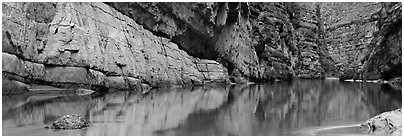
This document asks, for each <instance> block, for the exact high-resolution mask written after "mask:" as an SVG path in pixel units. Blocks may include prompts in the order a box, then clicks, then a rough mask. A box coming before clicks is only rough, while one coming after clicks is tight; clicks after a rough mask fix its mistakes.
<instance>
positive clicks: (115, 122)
mask: <svg viewBox="0 0 404 138" xmlns="http://www.w3.org/2000/svg"><path fill="white" fill-rule="evenodd" d="M32 99H35V98H32V97H24V96H18V97H7V96H3V111H2V112H3V135H344V134H361V132H360V131H359V130H357V129H356V128H349V127H345V128H344V127H343V128H338V129H332V130H331V131H330V130H328V129H327V131H318V130H323V129H324V128H330V126H334V127H335V126H346V125H350V124H355V123H360V122H362V121H364V120H366V119H368V118H370V117H372V116H374V115H376V114H379V113H381V112H384V111H388V110H392V109H395V108H398V107H401V92H400V90H395V89H392V88H390V87H389V86H382V85H379V84H374V83H345V82H339V81H335V80H297V81H293V82H278V83H273V84H259V85H232V86H226V87H214V88H209V87H193V88H181V89H158V90H152V91H151V92H149V93H147V94H140V93H137V92H130V91H122V92H115V93H109V94H107V95H105V96H102V97H89V96H87V97H72V96H62V97H51V98H48V99H42V100H32ZM70 113H80V114H85V115H87V116H89V117H90V121H91V126H90V127H89V128H86V129H82V130H69V131H51V130H46V129H44V128H42V127H43V125H45V124H49V123H50V122H52V121H53V120H54V119H55V118H57V117H59V116H61V115H64V114H70ZM324 130H326V129H324Z"/></svg>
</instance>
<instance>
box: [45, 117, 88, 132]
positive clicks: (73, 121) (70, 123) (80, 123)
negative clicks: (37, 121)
mask: <svg viewBox="0 0 404 138" xmlns="http://www.w3.org/2000/svg"><path fill="white" fill-rule="evenodd" d="M88 126H90V121H89V119H88V118H86V117H85V116H83V115H79V114H70V115H65V116H62V117H60V118H59V119H57V120H56V121H55V122H53V123H52V124H51V126H45V128H50V129H82V128H85V127H88Z"/></svg>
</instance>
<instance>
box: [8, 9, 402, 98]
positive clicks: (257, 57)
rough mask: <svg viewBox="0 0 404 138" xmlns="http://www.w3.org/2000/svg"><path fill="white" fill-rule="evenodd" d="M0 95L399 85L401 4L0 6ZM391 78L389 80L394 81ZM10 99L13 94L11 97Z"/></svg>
mask: <svg viewBox="0 0 404 138" xmlns="http://www.w3.org/2000/svg"><path fill="white" fill-rule="evenodd" d="M2 8H3V14H2V19H3V22H2V28H3V30H2V63H3V66H2V75H3V87H5V88H7V89H11V90H5V91H4V90H3V94H4V93H18V92H16V91H13V88H14V87H18V88H22V90H18V91H24V90H26V89H27V88H30V85H32V84H45V85H53V86H58V87H68V88H77V87H86V88H91V89H99V88H102V89H104V88H115V89H147V88H149V87H165V86H187V85H205V84H227V83H230V82H233V83H247V82H249V81H253V82H261V81H262V82H266V81H275V80H291V79H292V78H294V77H297V78H307V79H312V78H314V79H318V78H324V77H329V76H334V77H339V78H341V79H351V78H354V79H359V78H365V79H366V78H368V79H379V78H383V79H390V78H394V77H398V76H401V3H287V2H270V3H269V2H267V3H247V2H230V3H227V2H226V3H224V2H223V3H205V2H202V3H196V2H194V3H173V2H168V3H164V2H161V3H156V2H154V3H150V2H130V3H118V2H106V3H2ZM398 72H399V73H398ZM15 90H16V89H15Z"/></svg>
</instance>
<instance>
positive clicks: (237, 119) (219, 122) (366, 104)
mask: <svg viewBox="0 0 404 138" xmlns="http://www.w3.org/2000/svg"><path fill="white" fill-rule="evenodd" d="M382 88H383V87H381V86H380V85H379V84H370V83H345V82H339V81H329V80H318V81H317V80H315V81H313V80H299V81H294V82H293V83H288V82H280V83H275V84H265V85H250V86H247V87H244V88H242V89H237V88H236V89H231V92H230V93H229V95H234V97H235V98H234V101H232V103H230V104H229V105H228V106H226V107H221V108H220V109H218V110H217V111H214V112H211V114H209V113H197V114H191V115H190V116H189V117H188V120H187V121H186V122H187V123H185V124H182V125H181V126H180V127H179V128H176V129H173V130H166V131H161V132H160V133H161V134H162V135H167V134H175V135H291V134H290V132H291V131H293V130H294V129H299V128H302V127H311V126H335V125H346V124H354V123H360V122H362V121H365V120H366V119H368V118H370V117H372V116H374V115H376V114H378V113H380V112H383V111H387V110H391V109H395V108H398V107H401V93H400V92H399V91H397V90H394V89H386V88H383V89H382ZM201 119H202V120H201ZM199 123H201V124H202V123H203V124H204V125H202V126H204V127H199V126H201V125H200V124H199ZM207 125H209V126H207ZM204 129H206V130H204Z"/></svg>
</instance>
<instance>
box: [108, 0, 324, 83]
mask: <svg viewBox="0 0 404 138" xmlns="http://www.w3.org/2000/svg"><path fill="white" fill-rule="evenodd" d="M108 4H109V5H111V6H112V7H114V8H115V9H117V10H118V11H121V12H122V13H124V14H125V15H127V16H129V17H130V18H132V19H134V20H135V21H136V22H137V23H139V24H142V25H143V26H146V27H145V28H146V29H148V30H150V31H151V32H153V34H155V35H159V36H163V37H166V38H169V39H172V41H173V42H174V43H176V44H177V45H178V46H179V47H180V49H183V50H185V51H186V52H187V53H189V54H190V55H192V56H196V57H199V58H207V59H212V60H217V61H218V62H220V63H223V65H224V66H225V67H226V68H227V69H228V74H229V75H230V78H231V81H233V82H245V81H268V80H274V79H282V80H286V79H291V78H292V76H296V75H297V76H298V77H302V78H320V77H322V76H323V75H322V74H323V70H322V67H321V64H320V62H319V53H318V52H319V51H317V50H316V49H318V48H317V44H316V43H317V41H316V37H315V35H316V32H313V31H314V30H315V29H316V28H317V25H316V24H315V22H314V21H312V20H310V19H305V18H311V17H312V16H313V15H315V14H314V12H313V13H309V14H307V15H303V13H304V12H305V11H303V10H307V11H310V10H311V11H314V10H315V9H313V7H310V6H306V5H304V4H297V3H108ZM293 7H300V8H293ZM304 21H306V22H309V23H306V24H309V25H308V26H304V25H300V24H304ZM299 25H300V26H299ZM303 28H308V29H306V30H308V31H306V30H304V29H303ZM297 29H299V31H298V32H300V34H302V36H297V35H298V34H297V33H296V30H297ZM308 33H310V35H312V36H311V39H310V40H311V42H308V41H309V40H307V41H306V39H309V38H306V37H307V35H306V34H308ZM303 35H305V36H303ZM195 38H198V39H197V40H195ZM299 45H300V46H301V47H300V49H298V46H299ZM307 47H309V48H312V49H309V48H307ZM303 49H305V51H302V52H299V50H303ZM303 59H304V60H305V62H304V63H297V60H303ZM295 64H296V65H295ZM297 68H299V69H297ZM295 70H298V71H295Z"/></svg>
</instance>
